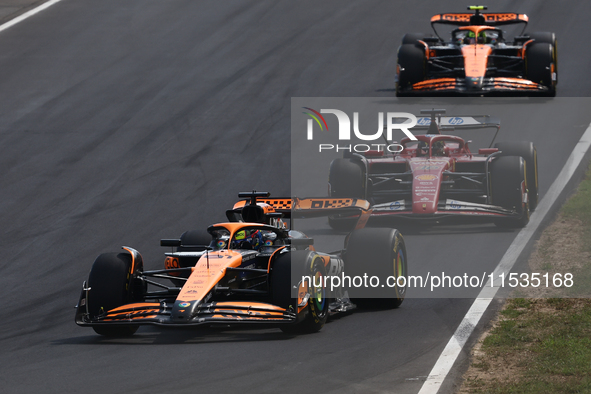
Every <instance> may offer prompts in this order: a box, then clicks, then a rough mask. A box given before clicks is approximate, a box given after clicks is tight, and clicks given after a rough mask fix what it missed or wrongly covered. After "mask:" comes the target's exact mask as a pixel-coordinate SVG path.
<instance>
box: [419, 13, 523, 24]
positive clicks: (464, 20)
mask: <svg viewBox="0 0 591 394" xmlns="http://www.w3.org/2000/svg"><path fill="white" fill-rule="evenodd" d="M478 15H479V16H481V17H482V19H480V22H483V23H474V22H476V21H474V22H473V19H474V18H473V17H474V16H475V14H469V13H446V14H437V15H434V16H433V17H432V18H431V25H434V24H436V23H438V24H446V25H455V26H470V25H475V24H476V25H486V26H501V25H510V24H515V23H526V24H527V22H528V20H529V18H528V17H527V15H525V14H516V13H512V12H501V13H492V12H486V13H479V14H478Z"/></svg>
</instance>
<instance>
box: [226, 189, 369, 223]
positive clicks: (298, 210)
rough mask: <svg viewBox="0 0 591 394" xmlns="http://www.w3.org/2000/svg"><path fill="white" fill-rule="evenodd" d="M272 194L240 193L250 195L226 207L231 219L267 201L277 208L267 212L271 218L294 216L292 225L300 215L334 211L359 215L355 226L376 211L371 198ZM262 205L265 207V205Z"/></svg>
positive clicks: (303, 217) (243, 195)
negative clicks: (278, 195) (274, 195)
mask: <svg viewBox="0 0 591 394" xmlns="http://www.w3.org/2000/svg"><path fill="white" fill-rule="evenodd" d="M269 196H270V194H269V193H267V192H245V193H239V194H238V197H249V199H248V200H241V201H238V202H237V203H236V204H234V207H233V209H231V210H228V211H226V216H227V217H228V219H229V220H230V221H237V220H242V219H244V218H243V216H244V212H243V211H244V208H245V207H250V206H257V205H258V203H264V204H267V205H268V206H270V207H272V208H273V210H274V211H275V212H270V213H268V214H266V215H270V216H269V217H270V218H272V217H277V215H281V217H284V218H287V219H291V228H292V229H293V223H294V219H296V218H297V219H307V218H316V217H323V216H332V215H355V216H357V215H359V220H358V222H357V225H356V226H355V228H363V227H365V224H366V223H367V220H368V219H369V217H370V216H371V213H372V209H371V208H370V204H369V202H368V201H366V200H362V199H358V198H315V197H313V198H298V197H293V198H291V197H279V198H269ZM261 208H262V209H264V207H261ZM249 215H250V213H249ZM253 216H254V215H253ZM259 219H262V220H264V216H260V217H259Z"/></svg>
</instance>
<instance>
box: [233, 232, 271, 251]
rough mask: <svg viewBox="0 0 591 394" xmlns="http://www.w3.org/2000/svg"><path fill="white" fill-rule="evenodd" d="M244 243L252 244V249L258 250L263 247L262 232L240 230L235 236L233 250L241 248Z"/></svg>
mask: <svg viewBox="0 0 591 394" xmlns="http://www.w3.org/2000/svg"><path fill="white" fill-rule="evenodd" d="M244 242H247V243H248V244H250V246H251V247H252V249H254V250H258V249H259V248H260V247H261V246H262V245H263V243H264V242H263V235H262V233H261V231H260V230H240V231H238V232H237V233H236V235H234V242H233V243H232V248H234V249H236V248H240V247H241V246H240V245H244Z"/></svg>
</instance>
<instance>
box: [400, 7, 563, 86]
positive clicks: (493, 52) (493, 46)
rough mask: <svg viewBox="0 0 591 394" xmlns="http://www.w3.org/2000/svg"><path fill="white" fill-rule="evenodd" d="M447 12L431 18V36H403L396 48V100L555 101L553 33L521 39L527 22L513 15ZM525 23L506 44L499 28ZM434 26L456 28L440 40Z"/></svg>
mask: <svg viewBox="0 0 591 394" xmlns="http://www.w3.org/2000/svg"><path fill="white" fill-rule="evenodd" d="M468 9H469V10H473V11H475V13H474V14H470V13H447V14H439V15H435V16H433V17H432V18H431V26H432V27H433V31H434V32H435V37H426V36H425V35H424V34H405V35H404V37H403V39H402V45H401V46H400V48H399V49H398V65H397V69H396V95H397V96H416V95H437V94H439V95H453V94H458V95H494V94H497V95H508V94H522V95H541V96H555V95H556V85H557V82H558V61H557V53H556V37H555V35H554V33H549V32H542V33H531V34H524V31H525V27H526V26H527V22H528V17H527V15H525V14H516V13H481V12H480V11H481V10H483V9H486V7H485V6H470V7H468ZM510 24H523V25H524V28H523V30H522V31H521V33H520V34H519V35H517V36H515V37H514V38H513V40H512V41H510V40H508V39H507V38H506V37H505V36H504V35H505V32H504V31H503V30H501V29H499V28H497V26H501V25H510ZM435 25H452V26H459V27H458V28H456V29H454V30H453V31H452V32H451V40H450V41H446V40H444V39H443V38H442V37H441V36H440V35H439V33H438V32H437V30H436V29H435Z"/></svg>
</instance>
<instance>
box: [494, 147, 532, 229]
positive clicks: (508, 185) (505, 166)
mask: <svg viewBox="0 0 591 394" xmlns="http://www.w3.org/2000/svg"><path fill="white" fill-rule="evenodd" d="M490 182H491V195H492V203H493V204H494V205H497V206H500V207H502V208H505V209H508V210H512V211H515V212H516V213H517V215H518V216H516V217H506V218H499V219H497V220H496V221H495V222H494V223H495V224H496V225H497V226H498V227H503V228H520V227H525V226H526V225H527V223H528V222H529V204H528V202H523V195H524V192H525V190H526V189H527V181H526V174H525V160H524V159H523V158H522V157H520V156H501V157H499V158H496V159H494V160H493V162H492V163H491V165H490Z"/></svg>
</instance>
